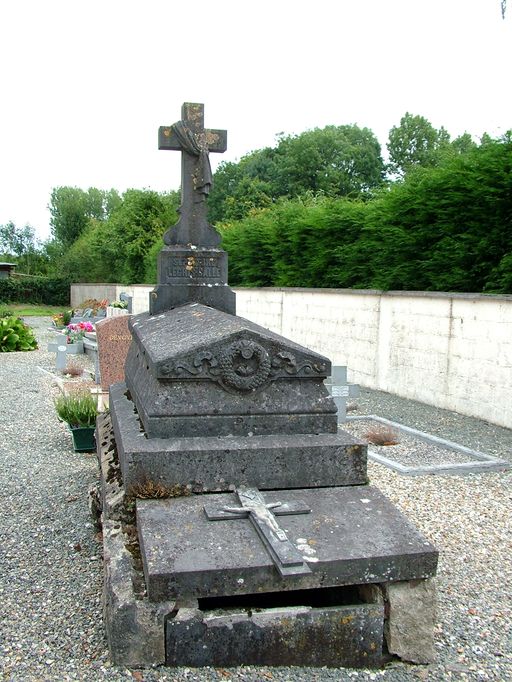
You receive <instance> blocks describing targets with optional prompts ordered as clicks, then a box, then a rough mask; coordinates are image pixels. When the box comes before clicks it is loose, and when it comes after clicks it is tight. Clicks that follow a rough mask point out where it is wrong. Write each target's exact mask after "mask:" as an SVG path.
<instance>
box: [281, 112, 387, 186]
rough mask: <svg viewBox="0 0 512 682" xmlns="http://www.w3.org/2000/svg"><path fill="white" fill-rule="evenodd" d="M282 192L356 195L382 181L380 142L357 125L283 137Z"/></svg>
mask: <svg viewBox="0 0 512 682" xmlns="http://www.w3.org/2000/svg"><path fill="white" fill-rule="evenodd" d="M276 157H277V166H278V182H279V194H280V195H281V196H288V197H295V196H300V195H301V194H303V193H304V192H307V191H312V192H321V193H323V194H325V195H326V196H331V197H334V196H349V195H351V196H357V195H360V194H361V193H364V192H368V191H370V190H372V189H374V188H375V187H378V186H379V185H380V184H381V183H382V179H383V172H384V164H383V161H382V157H381V150H380V144H379V142H378V140H377V138H376V137H375V135H374V134H373V132H372V131H371V130H369V129H368V128H359V127H358V126H356V125H343V126H333V125H331V126H326V127H325V128H322V129H320V128H315V129H314V130H308V131H306V132H304V133H302V134H301V135H297V136H293V137H292V136H289V137H282V138H281V139H280V141H279V145H278V147H277V155H276Z"/></svg>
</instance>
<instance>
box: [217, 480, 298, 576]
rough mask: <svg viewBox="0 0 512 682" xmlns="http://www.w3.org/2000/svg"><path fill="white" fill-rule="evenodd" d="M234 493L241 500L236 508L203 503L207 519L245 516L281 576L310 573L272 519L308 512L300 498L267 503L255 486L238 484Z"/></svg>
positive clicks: (275, 521)
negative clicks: (239, 485) (285, 501)
mask: <svg viewBox="0 0 512 682" xmlns="http://www.w3.org/2000/svg"><path fill="white" fill-rule="evenodd" d="M236 494H237V496H238V500H239V502H240V506H239V507H228V506H224V507H211V506H205V507H204V511H205V514H206V516H207V518H208V519H209V520H210V521H223V520H225V519H247V518H248V519H249V520H250V521H251V523H252V525H253V526H254V528H255V530H256V532H257V533H258V535H259V536H260V538H261V540H262V542H263V544H264V545H265V547H266V549H267V551H268V553H269V554H270V556H271V558H272V561H273V562H274V564H275V566H276V568H277V570H278V571H279V573H280V574H281V575H282V576H287V575H299V574H302V573H311V569H310V568H309V566H308V565H307V563H306V562H305V561H304V558H303V557H302V555H301V554H300V553H299V551H298V550H297V548H296V547H295V545H294V544H293V542H291V540H289V539H288V536H287V535H286V532H285V531H284V530H283V529H282V528H281V527H280V526H279V524H278V522H277V520H276V518H275V517H276V516H291V515H295V514H309V513H310V512H311V508H310V507H308V506H307V505H305V504H304V503H302V502H300V501H296V502H287V503H281V502H274V503H272V504H266V502H265V498H264V497H263V495H262V494H261V493H260V491H259V490H258V489H257V488H244V487H240V488H237V490H236Z"/></svg>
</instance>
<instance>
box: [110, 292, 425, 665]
mask: <svg viewBox="0 0 512 682" xmlns="http://www.w3.org/2000/svg"><path fill="white" fill-rule="evenodd" d="M130 329H131V332H132V339H133V340H132V345H131V347H130V350H129V353H128V358H127V364H126V384H124V383H121V384H115V385H113V386H111V388H110V408H111V416H110V417H109V419H111V420H112V424H113V434H114V435H115V437H114V438H113V440H114V442H115V450H116V453H117V456H118V459H119V469H120V473H121V479H122V485H121V487H120V488H119V489H116V487H115V481H114V479H116V475H113V474H112V472H111V471H110V470H109V468H108V466H106V465H105V464H104V465H103V469H104V473H103V479H104V492H103V521H104V541H105V557H106V581H105V585H106V587H105V609H106V610H105V616H106V623H107V631H108V640H109V645H110V648H111V652H112V656H113V659H114V661H115V662H116V663H120V664H122V665H132V666H144V665H152V664H162V663H166V664H167V665H170V666H178V665H186V666H200V665H210V666H227V665H240V664H247V665H249V664H254V665H257V664H265V665H279V664H281V665H329V666H342V665H346V666H356V667H357V666H365V667H375V666H379V665H382V663H383V662H384V661H385V660H386V656H388V655H389V654H388V653H387V651H388V649H387V647H386V644H385V638H386V637H387V640H386V641H394V640H392V639H390V638H389V632H390V630H393V631H395V632H400V633H401V637H402V638H403V630H404V625H403V618H402V617H401V616H394V617H393V618H391V616H390V613H394V611H393V610H392V609H390V604H391V603H392V599H393V598H394V597H393V594H394V590H395V589H402V590H403V589H405V604H407V605H411V604H412V605H413V606H410V607H409V606H407V607H406V609H405V611H406V612H407V613H408V617H409V618H410V621H409V624H408V625H407V627H406V628H405V629H406V631H407V632H406V636H405V638H406V644H405V646H404V644H403V642H402V639H401V640H400V643H399V644H398V645H397V646H396V647H395V648H394V649H391V647H389V648H390V650H393V652H394V653H397V654H399V655H401V656H403V657H404V658H405V659H407V660H416V661H423V662H424V661H426V660H430V658H431V655H432V623H433V611H432V609H433V596H432V588H431V587H430V586H429V578H430V577H431V576H433V575H434V574H435V570H436V564H437V552H436V551H435V549H434V548H433V547H432V546H431V545H430V544H429V543H428V542H427V541H426V540H425V539H424V538H422V537H421V535H420V534H419V533H418V532H417V531H416V530H415V529H414V528H413V527H412V526H411V525H410V524H409V522H408V521H407V520H406V519H405V517H403V515H402V514H400V513H399V512H398V511H397V510H396V509H395V508H394V507H393V505H391V503H390V502H389V501H388V500H387V499H386V498H384V497H383V496H382V495H381V494H380V493H379V491H378V490H376V489H374V488H371V487H370V486H368V485H367V473H366V446H365V445H363V444H362V443H360V442H358V441H357V440H356V439H354V438H352V437H351V436H349V435H348V434H346V433H344V432H343V431H338V429H337V415H336V409H335V406H334V404H333V401H332V398H331V397H330V396H329V394H328V391H327V389H326V387H325V385H324V379H325V378H326V377H327V376H328V375H329V373H330V363H329V361H328V360H327V359H326V358H324V357H322V356H320V355H318V354H317V353H314V352H312V351H310V350H308V349H306V348H304V347H302V346H299V345H298V344H295V343H293V342H291V341H289V340H287V339H284V338H283V337H281V336H279V335H277V334H274V333H272V332H270V331H268V330H266V329H264V328H262V327H259V326H258V325H255V324H253V323H251V322H249V321H247V320H244V319H242V318H238V317H234V316H232V315H229V314H227V313H225V312H222V311H219V310H214V309H212V308H209V307H207V306H204V305H201V304H189V305H185V306H181V307H179V308H176V309H173V310H169V311H165V312H163V313H161V314H159V315H148V314H143V315H138V316H135V317H133V318H132V319H131V321H130ZM107 441H108V438H103V443H104V445H103V446H101V445H100V458H102V460H103V461H104V462H105V461H106V459H108V457H111V456H112V455H111V450H108V449H105V448H106V446H105V443H106V442H107ZM102 447H103V448H104V451H103V450H102ZM107 451H108V453H110V454H108V457H107V456H106V455H105V452H107ZM113 481H114V483H113ZM148 484H151V485H155V486H161V487H164V488H165V487H168V488H173V487H175V486H185V487H186V488H187V489H188V490H191V491H193V492H194V493H202V494H193V495H192V496H185V497H178V498H170V499H163V500H141V499H138V500H137V504H136V511H137V534H138V541H139V550H140V558H141V561H142V568H143V580H144V589H143V591H142V592H140V590H139V592H138V593H135V592H133V591H132V587H131V585H134V584H137V583H138V582H139V583H140V577H139V578H137V576H136V575H135V573H134V569H130V568H129V565H130V561H129V559H128V553H127V552H126V549H125V548H123V546H122V544H119V543H120V540H119V538H120V537H122V533H121V528H122V526H120V525H119V523H117V522H116V521H115V514H112V510H113V509H115V507H116V505H118V504H119V500H120V499H121V498H122V496H123V495H124V493H125V492H126V493H130V492H131V491H133V490H136V489H137V487H138V486H139V487H140V486H147V485H148ZM109 516H110V518H109ZM116 548H117V549H116ZM403 586H405V588H404V587H403ZM418 594H419V595H420V596H421V598H420V597H418ZM424 594H426V595H427V598H426V599H424V598H423V595H424ZM130 595H131V596H130ZM390 595H391V597H390ZM411 600H412V601H411ZM415 600H416V602H418V600H419V604H420V606H419V607H418V608H416V607H414V604H415V603H416V602H415ZM425 603H426V606H425ZM402 610H403V609H402ZM411 613H413V614H414V615H413V616H411V615H410V614H411ZM410 622H412V626H411V625H410ZM425 623H426V624H427V625H426V626H425ZM422 627H423V629H424V630H426V633H427V634H426V637H425V638H424V640H425V641H424V640H422V641H421V643H420V644H418V643H417V642H416V640H415V636H416V635H415V633H416V632H417V631H418V630H421V629H422ZM410 638H412V640H413V642H412V644H411V642H410V641H409V640H410ZM388 646H389V645H388Z"/></svg>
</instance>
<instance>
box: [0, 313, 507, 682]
mask: <svg viewBox="0 0 512 682" xmlns="http://www.w3.org/2000/svg"><path fill="white" fill-rule="evenodd" d="M30 322H31V324H33V325H37V326H38V327H39V329H40V332H39V331H38V334H39V333H40V338H41V348H42V349H43V350H39V351H35V352H32V353H9V354H7V353H4V354H0V397H1V404H2V417H1V420H0V432H1V439H0V477H1V484H0V495H1V499H2V503H1V505H0V509H1V514H2V523H1V526H0V529H1V530H0V623H1V626H0V671H1V677H0V679H2V680H10V681H12V682H36V681H37V682H41V681H43V682H46V681H48V682H50V681H55V682H57V681H58V682H66V681H68V680H83V681H87V682H96V681H103V680H109V681H111V682H118V681H122V680H138V681H145V682H157V681H164V680H168V681H171V680H172V681H174V680H176V681H178V680H179V681H184V680H189V681H190V680H197V681H198V682H206V681H210V680H223V681H224V682H225V681H226V680H230V679H232V680H246V681H248V682H265V681H267V680H276V681H289V682H294V681H297V682H299V681H300V682H306V681H307V682H310V681H318V682H323V681H327V680H336V681H346V680H385V681H390V682H391V681H393V682H402V681H404V682H405V681H408V680H411V681H412V680H416V681H417V680H429V681H430V680H443V681H444V680H470V681H476V680H479V681H480V680H499V681H500V682H501V681H504V680H512V588H511V585H512V562H511V557H512V537H511V529H512V523H511V508H512V493H511V489H512V488H511V482H512V473H511V472H504V473H492V474H491V473H485V474H473V475H469V476H468V475H465V476H443V477H434V476H421V477H404V476H400V475H399V474H396V473H395V472H393V471H390V470H389V469H386V468H385V467H383V466H381V465H379V464H375V463H370V465H369V474H370V478H371V483H372V484H373V485H376V486H378V487H379V488H380V489H381V490H382V491H383V492H384V493H385V494H386V495H387V496H388V497H389V498H390V499H391V500H392V501H393V502H394V503H395V504H396V505H397V506H398V507H399V508H400V509H402V510H403V511H404V512H405V513H406V514H407V516H408V517H409V519H410V520H411V521H412V522H413V523H415V524H416V525H417V526H418V527H419V529H420V530H421V531H422V532H423V533H424V534H425V535H426V536H427V538H428V539H429V540H430V541H432V542H433V543H434V544H435V545H436V546H437V547H438V549H439V550H440V555H441V556H440V566H439V575H438V578H437V583H438V590H439V613H438V626H437V632H436V647H437V651H438V660H437V662H436V663H434V664H432V665H429V666H413V665H406V664H403V663H393V664H391V665H389V666H388V667H387V668H386V669H384V670H381V671H365V670H346V669H335V670H329V669H301V668H263V669H257V668H252V667H248V668H245V667H241V668H236V669H228V670H220V669H217V670H216V669H212V668H205V669H199V670H198V669H187V668H180V669H166V668H160V669H155V670H144V671H128V670H125V669H120V668H116V667H114V666H111V664H110V663H109V658H108V651H107V648H106V643H105V638H104V632H103V622H102V613H101V597H100V595H101V588H102V562H101V548H102V545H101V541H100V538H99V537H98V536H97V535H96V533H95V530H94V528H93V526H92V524H91V522H90V519H89V516H88V507H87V490H88V488H89V486H90V485H91V484H92V483H93V482H94V481H95V479H96V477H97V464H96V459H95V456H94V455H91V454H87V453H85V454H84V453H74V452H73V450H72V446H71V438H70V436H69V434H68V433H67V431H66V428H65V426H64V425H63V424H60V423H59V421H58V420H57V417H56V414H55V411H54V409H53V405H52V392H53V389H52V380H51V378H50V377H49V376H48V375H46V374H43V373H41V372H40V371H39V370H38V369H37V366H38V365H40V366H44V367H45V368H53V367H54V357H55V356H54V354H48V353H46V334H47V332H45V330H44V329H45V326H47V325H48V323H49V320H48V319H45V320H43V319H42V318H40V319H37V320H31V321H30ZM359 402H360V410H361V411H362V413H375V414H379V415H380V416H384V417H388V418H390V419H393V420H395V421H400V422H402V423H405V424H408V425H409V426H414V427H416V428H420V429H422V430H425V431H429V432H435V433H438V435H441V436H443V437H445V438H449V439H450V440H454V441H456V442H462V443H463V444H464V445H467V446H468V447H473V448H474V449H477V450H482V451H483V452H489V447H487V446H488V445H489V444H493V445H494V448H495V451H494V452H493V453H492V454H497V455H498V456H504V454H505V451H507V453H508V456H509V458H510V444H511V441H510V432H508V438H509V440H508V441H507V430H506V429H501V430H500V429H498V427H493V426H492V425H489V424H485V423H484V422H480V421H478V420H472V419H468V418H465V417H464V418H461V417H460V415H454V414H453V413H449V412H446V411H436V410H435V408H429V407H427V406H424V405H421V404H420V403H412V402H411V401H404V400H401V399H398V398H396V397H395V396H389V395H388V394H383V393H376V392H369V391H363V396H362V398H361V399H360V401H359ZM443 425H444V427H443ZM493 434H494V437H493ZM479 441H480V442H479ZM507 443H508V447H507ZM489 454H491V453H490V452H489Z"/></svg>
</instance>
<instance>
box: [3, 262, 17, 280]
mask: <svg viewBox="0 0 512 682" xmlns="http://www.w3.org/2000/svg"><path fill="white" fill-rule="evenodd" d="M15 267H16V263H0V279H7V277H10V276H11V275H12V274H13V273H14V268H15Z"/></svg>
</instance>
